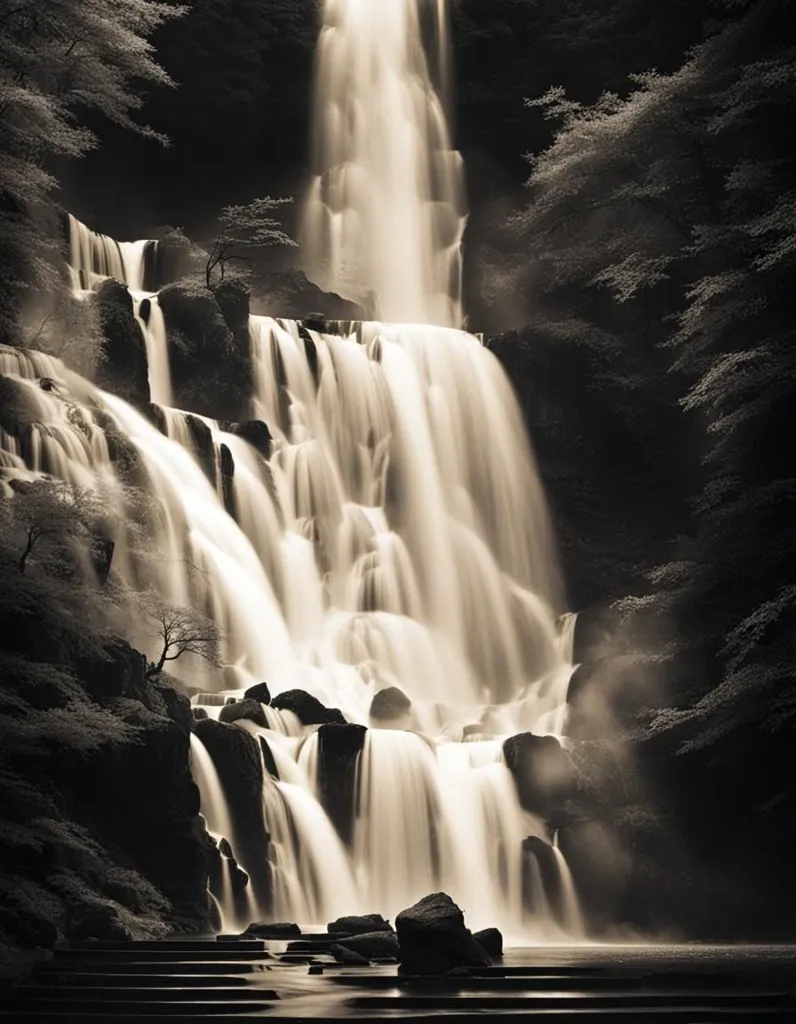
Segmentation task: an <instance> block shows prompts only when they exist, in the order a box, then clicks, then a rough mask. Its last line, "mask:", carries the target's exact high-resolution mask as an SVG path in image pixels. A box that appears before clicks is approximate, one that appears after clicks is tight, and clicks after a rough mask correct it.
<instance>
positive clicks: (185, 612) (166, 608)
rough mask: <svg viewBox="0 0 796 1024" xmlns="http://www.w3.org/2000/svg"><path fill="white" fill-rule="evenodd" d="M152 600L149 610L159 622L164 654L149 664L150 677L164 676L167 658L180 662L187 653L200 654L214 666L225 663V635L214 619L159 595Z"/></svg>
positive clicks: (157, 628)
mask: <svg viewBox="0 0 796 1024" xmlns="http://www.w3.org/2000/svg"><path fill="white" fill-rule="evenodd" d="M151 602H152V603H151V605H150V606H149V607H148V608H147V612H148V614H149V617H150V618H151V619H152V620H153V622H154V625H155V635H156V637H157V639H158V643H159V644H160V655H159V657H158V660H157V661H153V662H151V663H150V664H149V666H148V668H147V670H146V676H147V679H152V678H154V677H155V676H158V675H160V673H161V672H162V671H163V668H164V666H165V665H166V662H167V661H176V660H177V658H180V657H182V655H183V654H193V655H196V657H198V658H201V659H202V660H203V661H206V662H207V663H208V664H209V665H211V666H212V667H214V668H218V667H219V666H220V665H221V643H222V639H223V637H222V634H221V631H220V630H219V628H218V626H216V624H215V623H214V622H213V621H212V620H211V619H208V618H207V616H205V615H202V614H201V613H200V612H197V611H194V609H192V608H182V607H178V606H176V605H172V604H168V603H167V602H165V601H163V600H161V599H160V598H158V597H152V598H151Z"/></svg>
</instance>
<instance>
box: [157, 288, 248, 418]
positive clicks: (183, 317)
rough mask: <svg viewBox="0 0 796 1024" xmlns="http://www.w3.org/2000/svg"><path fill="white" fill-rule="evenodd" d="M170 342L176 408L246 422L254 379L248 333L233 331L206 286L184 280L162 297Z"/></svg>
mask: <svg viewBox="0 0 796 1024" xmlns="http://www.w3.org/2000/svg"><path fill="white" fill-rule="evenodd" d="M158 301H159V302H160V306H161V309H162V310H163V316H164V319H165V321H166V329H167V331H168V336H169V352H170V355H171V373H172V384H173V387H174V394H175V404H176V405H178V406H179V407H180V408H182V409H187V410H190V411H192V412H197V413H200V414H201V415H203V416H210V417H213V418H222V419H227V420H235V421H237V420H241V419H244V418H245V414H246V411H247V410H248V405H249V399H250V396H251V388H252V377H251V360H250V357H249V339H248V332H247V333H246V336H245V337H243V336H242V335H240V334H235V333H234V332H233V331H231V330H230V328H229V325H228V324H227V322H226V320H225V318H224V314H223V312H222V310H221V307H220V306H219V304H218V301H217V299H216V297H215V295H214V294H213V292H212V291H211V290H210V289H208V288H206V287H205V286H204V285H203V284H200V283H198V282H197V281H193V280H182V281H178V282H176V283H175V284H170V285H167V286H166V287H165V288H163V289H161V291H160V293H159V295H158Z"/></svg>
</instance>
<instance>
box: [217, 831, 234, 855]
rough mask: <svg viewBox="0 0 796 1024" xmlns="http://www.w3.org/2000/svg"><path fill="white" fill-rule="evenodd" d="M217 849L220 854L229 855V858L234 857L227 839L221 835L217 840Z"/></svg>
mask: <svg viewBox="0 0 796 1024" xmlns="http://www.w3.org/2000/svg"><path fill="white" fill-rule="evenodd" d="M218 849H219V852H220V853H221V855H222V856H224V857H229V858H230V860H234V859H235V854H234V853H233V852H232V847H231V846H230V844H229V839H227V838H226V837H225V836H222V837H221V839H219V841H218Z"/></svg>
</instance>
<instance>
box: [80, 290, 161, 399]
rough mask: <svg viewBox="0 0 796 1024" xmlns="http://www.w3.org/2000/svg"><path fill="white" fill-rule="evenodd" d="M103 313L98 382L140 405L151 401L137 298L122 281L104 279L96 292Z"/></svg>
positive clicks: (100, 315) (101, 313) (92, 297)
mask: <svg viewBox="0 0 796 1024" xmlns="http://www.w3.org/2000/svg"><path fill="white" fill-rule="evenodd" d="M91 302H92V303H93V304H94V306H95V307H96V310H97V314H98V316H99V322H100V329H101V331H102V336H103V338H104V344H103V352H104V355H105V358H104V359H102V360H100V362H99V364H98V366H97V384H98V385H99V386H100V387H101V388H104V389H105V390H107V391H112V392H113V393H114V394H115V395H118V396H119V397H120V398H124V399H125V401H127V402H130V403H131V404H132V405H135V406H137V407H138V408H143V407H145V406H146V405H147V404H148V403H149V368H148V363H147V352H146V342H145V341H144V335H143V333H142V331H141V325H140V324H139V322H138V321H137V320H136V318H135V313H134V308H133V299H132V296H131V295H130V292H129V291H128V290H127V287H126V286H125V285H124V284H122V283H121V282H119V281H114V280H112V279H108V280H107V281H103V282H102V283H101V284H100V285H99V287H98V288H97V289H96V290H95V291H94V292H93V293H92V295H91Z"/></svg>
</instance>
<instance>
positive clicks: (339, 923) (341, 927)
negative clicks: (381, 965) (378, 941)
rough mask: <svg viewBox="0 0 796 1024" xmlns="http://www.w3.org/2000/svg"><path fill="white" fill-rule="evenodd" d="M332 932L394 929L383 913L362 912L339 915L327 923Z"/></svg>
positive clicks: (355, 932)
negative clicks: (346, 915)
mask: <svg viewBox="0 0 796 1024" xmlns="http://www.w3.org/2000/svg"><path fill="white" fill-rule="evenodd" d="M327 931H329V932H330V933H334V932H340V933H343V934H345V935H366V934H367V933H368V932H391V931H394V929H393V926H392V925H391V924H390V922H389V921H387V920H385V918H383V917H382V916H381V914H360V915H353V916H351V917H338V918H337V920H335V921H330V922H329V924H328V925H327Z"/></svg>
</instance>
